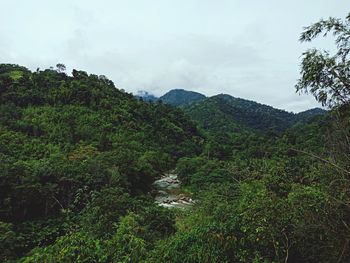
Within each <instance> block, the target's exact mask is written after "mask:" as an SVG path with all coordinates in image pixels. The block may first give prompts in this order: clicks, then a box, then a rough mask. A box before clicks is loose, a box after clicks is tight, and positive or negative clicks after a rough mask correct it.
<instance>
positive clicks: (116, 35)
mask: <svg viewBox="0 0 350 263" xmlns="http://www.w3.org/2000/svg"><path fill="white" fill-rule="evenodd" d="M0 10H2V12H1V16H0V63H14V64H19V65H22V66H26V67H28V68H29V69H31V70H36V69H37V68H38V67H39V68H41V69H45V68H48V67H50V66H55V65H56V64H57V63H63V64H65V65H66V67H67V71H69V72H70V71H71V70H72V69H73V68H75V69H79V70H84V71H87V72H88V73H91V74H97V75H106V76H107V77H108V78H109V79H111V80H113V82H114V83H115V85H116V86H117V87H118V88H120V89H124V90H126V91H128V92H132V93H134V94H136V93H137V91H139V90H146V91H148V92H150V93H152V94H154V95H156V96H160V95H163V94H164V93H166V92H167V91H169V90H171V89H175V88H182V89H187V90H193V91H197V92H201V93H203V94H205V95H207V96H212V95H215V94H219V93H226V94H230V95H232V96H235V97H241V98H245V99H250V100H255V101H258V102H260V103H264V104H268V105H272V106H274V107H277V108H281V109H285V110H288V111H293V112H299V111H302V110H306V109H309V108H313V107H317V106H320V105H319V104H317V103H316V102H315V100H314V98H313V97H312V96H311V95H305V94H302V95H300V94H296V92H295V88H294V85H295V84H296V82H297V79H298V77H299V70H300V67H299V66H300V62H301V54H302V53H303V52H304V51H305V50H306V49H308V48H311V47H317V48H323V49H326V50H330V51H332V50H334V44H333V42H332V39H320V40H317V41H314V42H313V43H311V44H305V43H304V44H302V43H300V42H299V41H298V39H299V36H300V33H301V32H302V30H303V27H305V26H308V25H310V24H312V23H314V22H317V21H318V20H319V19H321V18H328V17H330V16H333V17H339V18H345V16H346V15H347V13H348V12H350V1H349V0H307V1H306V0H293V1H291V0H288V1H287V0H285V1H281V0H265V1H262V0H123V1H122V0H99V1H97V0H60V1H52V0H51V1H48V0H31V1H27V0H0Z"/></svg>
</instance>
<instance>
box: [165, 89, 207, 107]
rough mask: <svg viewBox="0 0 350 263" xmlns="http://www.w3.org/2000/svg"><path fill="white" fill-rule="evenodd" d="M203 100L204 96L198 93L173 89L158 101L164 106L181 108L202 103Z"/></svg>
mask: <svg viewBox="0 0 350 263" xmlns="http://www.w3.org/2000/svg"><path fill="white" fill-rule="evenodd" d="M205 98H206V96H204V95H203V94H201V93H198V92H194V91H187V90H184V89H173V90H170V91H169V92H167V93H166V94H164V95H163V96H161V97H160V98H159V99H160V100H161V101H162V102H164V103H165V104H170V105H173V106H177V107H183V106H187V105H190V104H192V103H194V102H199V101H202V100H204V99H205Z"/></svg>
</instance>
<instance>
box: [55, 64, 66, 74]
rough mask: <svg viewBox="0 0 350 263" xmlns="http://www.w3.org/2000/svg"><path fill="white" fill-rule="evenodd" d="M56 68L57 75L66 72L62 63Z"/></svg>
mask: <svg viewBox="0 0 350 263" xmlns="http://www.w3.org/2000/svg"><path fill="white" fill-rule="evenodd" d="M56 68H57V72H59V73H62V72H65V71H66V66H65V65H64V64H62V63H58V64H57V65H56Z"/></svg>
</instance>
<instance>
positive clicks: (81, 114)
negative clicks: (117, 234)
mask: <svg viewBox="0 0 350 263" xmlns="http://www.w3.org/2000/svg"><path fill="white" fill-rule="evenodd" d="M0 111H1V115H0V170H1V173H0V229H1V231H5V232H4V233H10V234H11V238H10V239H8V238H7V237H6V244H5V247H3V245H2V244H1V245H0V248H1V250H3V252H0V261H2V262H3V261H4V257H5V258H7V259H11V258H17V257H20V256H23V255H24V254H25V253H27V252H28V251H29V250H30V249H32V248H34V247H35V246H37V245H38V244H42V245H45V244H50V243H52V242H53V241H54V240H56V238H58V237H59V236H64V235H65V233H67V232H69V231H72V230H73V229H81V228H84V229H85V230H84V232H85V233H94V235H99V236H101V235H102V236H106V235H108V232H109V231H113V229H114V230H115V229H116V226H117V225H116V223H117V222H119V218H120V217H121V216H123V215H126V214H127V213H129V212H132V211H133V212H135V213H136V212H137V213H138V217H140V218H141V217H144V218H145V219H144V220H146V221H145V222H148V223H147V224H150V223H151V221H150V220H153V222H155V221H157V219H155V218H156V217H158V216H160V217H161V216H162V215H163V216H164V217H168V216H169V215H168V212H167V211H164V210H159V209H158V207H157V206H156V205H155V204H153V202H152V201H149V199H150V197H149V196H148V197H147V195H146V194H147V193H148V191H150V189H151V184H152V183H153V181H154V180H155V178H157V177H159V176H160V175H161V174H162V173H163V172H164V171H167V170H169V169H171V168H173V167H174V166H175V163H176V161H177V159H178V158H180V157H184V156H193V155H195V154H199V153H200V152H201V145H200V142H201V141H202V140H203V138H202V137H201V135H200V134H199V132H198V130H197V128H196V126H195V125H194V124H193V123H192V122H191V121H189V120H188V119H187V118H186V117H185V115H184V114H183V112H182V111H180V110H178V109H175V108H172V107H168V106H166V105H164V104H149V103H145V102H142V101H139V100H137V99H135V98H134V97H133V96H132V95H131V94H127V93H124V92H122V91H120V90H118V89H116V87H115V86H114V84H113V82H112V81H110V80H108V79H107V78H106V77H105V76H97V75H93V74H87V73H86V72H84V71H78V70H73V72H72V76H68V75H66V74H65V73H64V72H61V71H60V70H59V69H57V70H53V69H46V70H43V71H36V72H31V71H30V70H28V69H26V68H24V67H20V66H17V65H10V64H1V65H0ZM140 195H145V197H143V199H140V200H138V199H139V197H138V196H140ZM146 211H147V212H146ZM152 213H154V214H152ZM147 218H149V219H147ZM150 218H152V219H150ZM147 220H148V221H147ZM5 222H6V223H5ZM98 222H99V223H98ZM163 223H165V224H169V227H165V228H164V229H163V230H161V229H155V228H150V230H149V233H148V234H151V233H153V234H154V237H156V236H157V237H160V236H163V235H166V234H167V233H170V232H171V231H172V230H171V229H173V226H172V219H171V217H169V219H168V220H165V221H163ZM155 224H157V223H155ZM157 225H158V224H157ZM151 229H154V231H155V232H153V230H151ZM169 231H170V232H169ZM1 233H3V232H1ZM151 235H152V234H151ZM149 237H151V236H149ZM1 238H4V237H3V236H1ZM2 240H3V239H2ZM49 261H50V260H49ZM38 262H42V261H41V260H39V261H38Z"/></svg>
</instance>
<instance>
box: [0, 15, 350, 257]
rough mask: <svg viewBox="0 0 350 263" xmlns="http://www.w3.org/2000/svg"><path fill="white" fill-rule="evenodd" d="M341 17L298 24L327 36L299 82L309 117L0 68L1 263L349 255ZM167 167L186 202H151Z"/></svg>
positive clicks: (77, 74)
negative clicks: (176, 99)
mask: <svg viewBox="0 0 350 263" xmlns="http://www.w3.org/2000/svg"><path fill="white" fill-rule="evenodd" d="M349 25H350V16H348V17H347V18H346V21H345V22H342V21H341V20H337V19H329V20H326V21H321V22H319V23H317V24H315V25H312V26H311V27H308V28H306V29H305V32H304V33H303V34H302V38H301V39H302V40H303V41H309V40H311V39H313V38H314V37H316V36H317V35H319V34H320V33H322V32H324V31H326V32H328V31H330V30H334V32H335V33H334V35H335V36H336V44H337V47H338V50H339V52H338V53H337V54H336V55H334V56H333V57H332V56H330V55H329V54H327V56H326V55H325V54H324V53H319V51H315V50H314V51H308V52H307V53H305V56H304V57H303V63H302V68H301V70H302V72H301V79H300V81H299V82H298V84H297V90H298V91H306V92H309V91H310V92H311V93H312V94H314V96H315V97H316V99H317V100H319V101H320V102H322V103H324V104H325V105H328V106H329V107H330V111H329V112H327V113H326V114H321V115H320V114H319V113H323V112H322V111H319V110H311V111H306V112H304V113H301V114H296V115H294V114H290V113H288V112H285V111H280V110H276V109H273V108H272V107H269V106H265V105H261V104H258V103H255V102H251V101H246V100H242V99H236V98H233V97H229V96H227V95H218V96H214V97H212V98H208V99H204V100H202V101H200V102H197V103H193V104H191V105H189V106H187V107H186V108H185V111H183V110H181V109H177V108H174V107H171V106H167V105H164V104H162V103H161V102H150V103H145V102H143V101H142V100H141V99H136V98H134V97H133V96H132V95H131V94H127V93H124V92H122V91H119V90H118V89H116V88H115V86H114V84H113V83H112V82H111V81H110V80H108V79H107V78H106V77H104V76H96V75H88V74H87V73H86V72H83V71H77V70H73V72H72V76H68V75H66V74H65V73H64V71H65V67H64V65H63V64H58V65H57V69H56V70H54V69H47V70H43V71H40V70H37V71H36V72H31V71H29V70H28V69H26V68H24V67H20V66H17V65H8V64H2V65H0V108H1V115H0V261H2V262H26V263H28V262H106V263H107V262H146V263H151V262H178V263H180V262H181V263H182V262H188V263H192V262H220V263H221V262H237V263H238V262H242V263H243V262H247V263H248V262H256V263H257V262H262V263H277V262H289V263H291V262H302V263H303V262H305V263H316V262H317V263H318V262H325V263H326V262H327V263H328V262H339V263H347V262H349V261H350V191H349V189H350V178H349V176H350V162H349V156H350V140H349V134H350V107H349V94H350V88H349V87H350V82H349V78H348V72H349V71H350V69H349V60H348V51H349V50H350V44H349V42H348V39H349V37H348V36H349V32H350V28H349ZM320 54H321V55H320ZM324 56H326V57H324ZM330 61H331V62H332V63H333V64H332V63H330ZM321 69H322V70H321ZM327 83H328V84H327ZM328 85H330V86H328ZM333 85H334V86H333ZM185 112H186V114H185ZM189 117H191V118H192V119H193V120H195V121H197V122H198V123H199V125H200V126H199V127H200V128H197V127H196V125H195V123H194V122H192V121H191V120H190V119H189ZM174 168H175V169H176V173H177V174H178V177H179V179H180V180H181V182H182V184H183V187H184V188H185V189H186V191H190V192H191V193H192V194H193V197H194V199H195V200H196V203H195V205H194V207H193V208H191V209H188V210H176V209H165V208H162V207H160V206H157V205H156V204H155V203H154V200H153V197H152V194H151V193H152V182H153V181H154V180H155V179H156V178H158V177H159V176H161V174H162V173H164V172H166V171H169V170H172V169H174Z"/></svg>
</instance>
